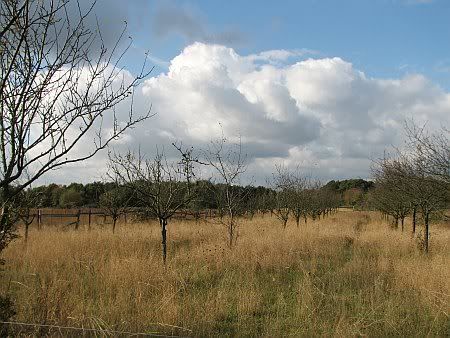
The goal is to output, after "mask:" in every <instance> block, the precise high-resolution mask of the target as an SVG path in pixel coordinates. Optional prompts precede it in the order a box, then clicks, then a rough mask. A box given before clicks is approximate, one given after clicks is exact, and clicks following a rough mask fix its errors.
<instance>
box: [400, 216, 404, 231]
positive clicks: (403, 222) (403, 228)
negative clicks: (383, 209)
mask: <svg viewBox="0 0 450 338" xmlns="http://www.w3.org/2000/svg"><path fill="white" fill-rule="evenodd" d="M401 219H402V232H403V230H404V228H405V227H404V224H405V216H402V217H401Z"/></svg>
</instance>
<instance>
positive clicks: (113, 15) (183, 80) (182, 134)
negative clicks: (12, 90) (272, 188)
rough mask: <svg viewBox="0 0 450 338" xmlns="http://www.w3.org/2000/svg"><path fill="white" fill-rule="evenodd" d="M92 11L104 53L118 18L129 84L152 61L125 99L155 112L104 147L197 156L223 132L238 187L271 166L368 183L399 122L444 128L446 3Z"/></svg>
mask: <svg viewBox="0 0 450 338" xmlns="http://www.w3.org/2000/svg"><path fill="white" fill-rule="evenodd" d="M81 3H82V5H83V6H88V4H89V3H90V2H89V1H88V0H81ZM94 14H95V17H96V18H97V20H98V22H99V25H100V28H101V30H102V35H103V37H104V41H105V43H106V44H107V45H108V44H111V45H112V43H113V42H114V41H115V39H117V37H118V36H119V34H120V32H121V30H122V29H123V27H124V23H126V25H127V35H129V36H131V37H132V44H131V47H130V49H129V50H128V53H127V54H126V56H125V58H124V59H123V62H122V63H123V66H124V68H125V69H126V70H127V71H128V72H129V73H130V74H131V75H133V74H136V73H137V72H138V71H139V70H140V67H141V66H142V62H143V60H144V57H145V55H146V53H147V54H148V62H149V64H150V65H152V66H155V68H154V69H153V71H152V72H151V74H150V75H149V76H148V77H147V79H146V80H145V81H144V82H143V83H142V85H141V86H140V87H139V88H137V91H136V94H135V101H134V105H135V107H134V110H135V111H140V110H141V111H145V110H146V109H148V107H149V106H150V104H151V105H152V111H153V112H154V113H155V116H153V117H152V118H150V119H148V120H147V121H145V122H143V123H142V124H141V125H140V126H138V127H136V128H135V129H133V130H132V131H130V132H128V133H127V134H126V135H124V137H122V138H121V139H120V140H119V141H117V142H115V144H113V145H112V146H113V148H114V150H116V151H125V150H127V149H131V150H135V149H138V148H140V149H141V151H143V152H145V153H146V154H147V155H148V156H149V157H151V156H153V154H154V153H155V149H156V146H158V147H159V149H165V150H166V151H167V152H168V154H169V156H171V155H173V154H174V152H173V149H171V146H170V144H171V143H172V142H174V141H182V142H183V144H186V145H193V146H194V148H195V149H198V150H199V151H201V149H205V148H206V147H207V145H208V143H209V142H210V141H211V140H214V139H216V138H217V137H220V136H221V134H222V133H223V134H224V135H225V136H226V137H227V138H228V139H229V140H230V142H233V141H237V140H238V139H241V141H242V145H243V149H244V151H245V153H246V154H247V161H248V170H247V172H246V174H245V178H244V179H243V183H253V184H264V182H265V180H266V177H268V176H270V175H271V173H272V172H273V171H274V166H275V164H283V165H285V166H288V167H296V166H301V167H302V168H304V170H305V171H307V172H309V173H310V174H312V175H313V176H315V177H317V178H319V179H321V180H322V181H328V180H330V179H345V178H366V179H367V178H370V167H371V164H372V163H373V162H372V161H373V160H374V159H376V158H379V157H380V156H382V155H383V152H384V151H385V149H389V148H392V147H393V146H399V145H401V144H403V142H404V133H403V126H404V123H405V121H406V120H410V119H414V120H415V121H416V122H417V123H419V124H425V123H426V124H427V127H428V128H430V129H431V130H434V129H438V128H439V127H441V126H449V125H450V20H449V19H448V18H449V17H450V1H448V0H370V1H369V0H342V1H332V0H303V1H294V0H292V1H290V0H286V1H250V0H249V1H234V0H229V1H200V0H199V1H174V0H173V1H150V0H129V1H123V0H98V1H97V4H96V7H95V9H94ZM95 17H94V19H91V21H90V24H92V25H96V20H95ZM120 109H122V110H123V111H124V114H125V112H126V111H127V107H126V104H125V103H124V104H123V105H121V106H120V107H119V112H120ZM75 151H79V152H80V153H81V152H82V151H83V149H82V147H79V148H78V149H76V150H75ZM106 162H107V154H106V152H104V153H102V154H100V155H99V156H97V157H96V158H95V159H93V160H91V161H88V162H86V163H84V164H82V165H75V166H72V167H68V168H65V169H60V170H58V171H55V172H52V173H50V174H49V175H47V176H46V177H44V178H43V180H41V183H44V184H46V183H50V182H57V183H69V182H72V181H76V182H89V181H93V180H100V179H102V177H103V176H104V172H105V168H106Z"/></svg>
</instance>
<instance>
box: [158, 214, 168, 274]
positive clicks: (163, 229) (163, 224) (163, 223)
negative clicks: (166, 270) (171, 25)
mask: <svg viewBox="0 0 450 338" xmlns="http://www.w3.org/2000/svg"><path fill="white" fill-rule="evenodd" d="M159 223H160V224H161V235H162V255H163V263H164V265H166V261H167V219H165V218H163V219H160V220H159Z"/></svg>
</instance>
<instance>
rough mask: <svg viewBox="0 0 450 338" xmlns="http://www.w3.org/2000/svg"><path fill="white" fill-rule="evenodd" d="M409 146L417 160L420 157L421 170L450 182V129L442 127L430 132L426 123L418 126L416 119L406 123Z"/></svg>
mask: <svg viewBox="0 0 450 338" xmlns="http://www.w3.org/2000/svg"><path fill="white" fill-rule="evenodd" d="M405 130H406V136H407V138H408V146H409V149H410V150H413V152H414V157H415V158H416V160H419V159H420V166H421V171H423V172H424V173H425V174H426V175H429V176H434V177H435V178H437V179H439V180H443V181H445V182H447V183H450V131H449V129H447V128H445V127H442V128H441V130H440V131H437V132H434V133H430V132H429V131H428V130H427V129H426V125H423V126H418V125H417V124H416V123H414V121H409V122H406V123H405Z"/></svg>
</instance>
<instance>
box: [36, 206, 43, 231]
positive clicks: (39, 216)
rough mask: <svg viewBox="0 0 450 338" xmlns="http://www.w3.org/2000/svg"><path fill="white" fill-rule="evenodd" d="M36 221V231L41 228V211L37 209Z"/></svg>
mask: <svg viewBox="0 0 450 338" xmlns="http://www.w3.org/2000/svg"><path fill="white" fill-rule="evenodd" d="M37 212H38V215H37V221H38V230H41V227H42V214H41V209H38V211H37Z"/></svg>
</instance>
